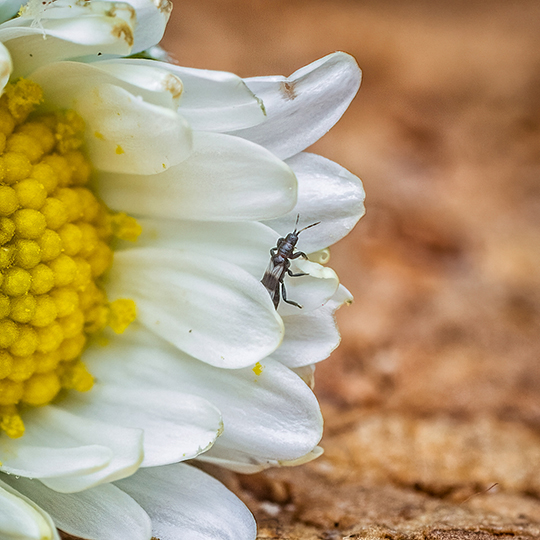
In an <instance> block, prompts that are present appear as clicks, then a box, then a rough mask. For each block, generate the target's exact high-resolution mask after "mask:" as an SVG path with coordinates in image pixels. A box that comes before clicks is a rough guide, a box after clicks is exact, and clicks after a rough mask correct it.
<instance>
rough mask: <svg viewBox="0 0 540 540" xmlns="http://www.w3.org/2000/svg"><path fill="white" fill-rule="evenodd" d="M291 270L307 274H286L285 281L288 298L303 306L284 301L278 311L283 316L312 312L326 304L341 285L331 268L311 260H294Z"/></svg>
mask: <svg viewBox="0 0 540 540" xmlns="http://www.w3.org/2000/svg"><path fill="white" fill-rule="evenodd" d="M291 271H292V272H293V273H295V274H297V273H305V274H307V275H305V276H299V277H293V276H290V277H289V276H285V279H284V281H283V285H284V286H285V288H286V294H287V299H288V300H292V301H293V302H296V303H298V304H300V305H301V306H302V308H301V309H299V308H298V307H297V306H293V305H291V304H287V303H286V302H285V301H282V302H280V304H279V307H278V313H279V314H280V315H281V316H282V317H286V316H288V315H298V314H299V313H302V314H306V313H310V312H311V311H313V310H314V309H318V308H320V307H322V306H324V304H326V302H328V300H329V299H330V298H331V297H332V296H333V295H334V293H335V292H336V290H337V288H338V286H339V278H338V277H337V274H336V273H335V272H334V271H333V270H332V269H331V268H328V267H326V266H321V265H320V264H317V263H314V262H311V261H306V260H303V259H296V260H293V261H292V263H291Z"/></svg>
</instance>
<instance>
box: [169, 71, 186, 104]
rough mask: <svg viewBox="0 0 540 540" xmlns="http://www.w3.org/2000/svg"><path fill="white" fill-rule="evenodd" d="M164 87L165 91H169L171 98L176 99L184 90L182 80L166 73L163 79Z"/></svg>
mask: <svg viewBox="0 0 540 540" xmlns="http://www.w3.org/2000/svg"><path fill="white" fill-rule="evenodd" d="M164 87H165V90H167V92H170V93H171V95H172V97H173V99H178V98H179V97H180V96H181V95H182V92H183V91H184V85H183V84H182V81H181V80H180V79H179V78H178V77H176V76H175V75H168V76H167V77H166V78H165V81H164Z"/></svg>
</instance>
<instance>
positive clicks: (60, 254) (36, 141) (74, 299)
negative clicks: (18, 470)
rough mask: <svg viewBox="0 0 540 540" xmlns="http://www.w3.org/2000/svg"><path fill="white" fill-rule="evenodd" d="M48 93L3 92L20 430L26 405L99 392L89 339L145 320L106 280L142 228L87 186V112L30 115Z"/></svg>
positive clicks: (0, 358)
mask: <svg viewBox="0 0 540 540" xmlns="http://www.w3.org/2000/svg"><path fill="white" fill-rule="evenodd" d="M41 101H42V91H41V88H40V87H39V86H38V85H36V84H35V83H32V82H31V81H28V80H24V79H22V80H20V81H18V82H17V83H15V84H11V85H8V86H7V87H6V89H5V91H4V94H3V95H2V97H1V98H0V431H4V432H5V433H6V434H7V435H8V436H10V437H20V436H21V435H22V434H23V433H24V424H23V421H22V419H21V416H20V413H21V409H23V408H24V407H26V406H36V405H45V404H47V403H50V402H51V400H52V399H53V398H55V397H56V396H57V395H58V393H59V392H60V391H61V390H62V389H75V390H78V391H82V392H84V391H87V390H89V389H90V388H91V387H92V385H93V378H92V376H91V375H90V373H89V372H88V371H87V370H86V367H85V366H84V364H83V363H82V362H81V359H80V357H81V353H82V351H83V349H84V347H85V345H86V343H87V341H88V339H89V337H90V336H91V335H93V334H95V333H96V332H98V331H100V330H102V329H103V328H104V327H105V326H106V325H110V326H111V327H112V328H113V330H115V331H116V332H122V331H123V330H124V329H125V328H126V327H127V325H128V324H129V323H130V322H131V321H132V320H133V319H134V318H135V304H134V302H133V301H131V300H117V301H115V302H112V303H109V302H108V301H107V298H106V295H105V293H104V291H103V290H102V288H100V285H99V278H100V276H102V275H103V273H104V272H105V271H106V270H107V269H108V268H109V267H110V265H111V263H112V257H113V255H112V250H111V247H110V242H111V239H113V237H114V236H116V237H120V238H126V239H135V238H136V237H137V235H138V233H139V232H140V227H139V226H138V224H137V223H136V221H135V220H134V219H133V218H131V217H129V216H126V215H125V214H116V215H114V214H112V213H111V212H109V211H108V209H107V208H106V206H105V205H104V204H103V203H102V202H101V201H100V200H99V199H98V198H96V196H95V195H94V194H93V193H92V191H91V190H90V189H88V187H86V184H87V183H88V181H89V179H90V173H91V167H90V164H89V162H88V161H87V160H86V158H85V156H84V154H83V153H82V152H81V147H82V144H83V136H84V123H83V121H82V119H81V118H80V117H79V116H78V115H77V114H76V113H74V112H72V111H67V112H62V113H60V112H56V113H52V114H47V115H42V116H35V117H32V116H30V113H31V112H32V111H33V109H34V108H35V107H36V106H37V105H38V104H39V103H40V102H41Z"/></svg>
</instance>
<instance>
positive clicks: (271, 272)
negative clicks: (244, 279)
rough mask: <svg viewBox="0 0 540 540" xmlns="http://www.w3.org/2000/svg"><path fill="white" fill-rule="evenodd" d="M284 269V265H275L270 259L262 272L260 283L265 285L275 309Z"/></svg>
mask: <svg viewBox="0 0 540 540" xmlns="http://www.w3.org/2000/svg"><path fill="white" fill-rule="evenodd" d="M285 271H286V267H285V266H284V265H276V264H274V263H273V262H272V261H270V264H269V265H268V268H267V269H266V272H265V273H264V276H263V278H262V279H261V283H262V284H263V285H264V286H265V287H266V290H267V291H268V293H269V294H270V298H272V302H274V307H275V308H276V309H277V307H278V304H279V300H280V284H281V281H282V279H283V274H284V273H285Z"/></svg>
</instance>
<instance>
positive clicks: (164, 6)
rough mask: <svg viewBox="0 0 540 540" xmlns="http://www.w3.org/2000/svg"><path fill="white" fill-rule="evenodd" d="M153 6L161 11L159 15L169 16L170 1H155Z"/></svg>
mask: <svg viewBox="0 0 540 540" xmlns="http://www.w3.org/2000/svg"><path fill="white" fill-rule="evenodd" d="M154 4H155V6H156V7H157V8H158V9H159V11H161V13H165V14H166V15H167V14H169V13H170V12H171V11H172V8H173V5H172V2H171V1H170V0H155V1H154Z"/></svg>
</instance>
